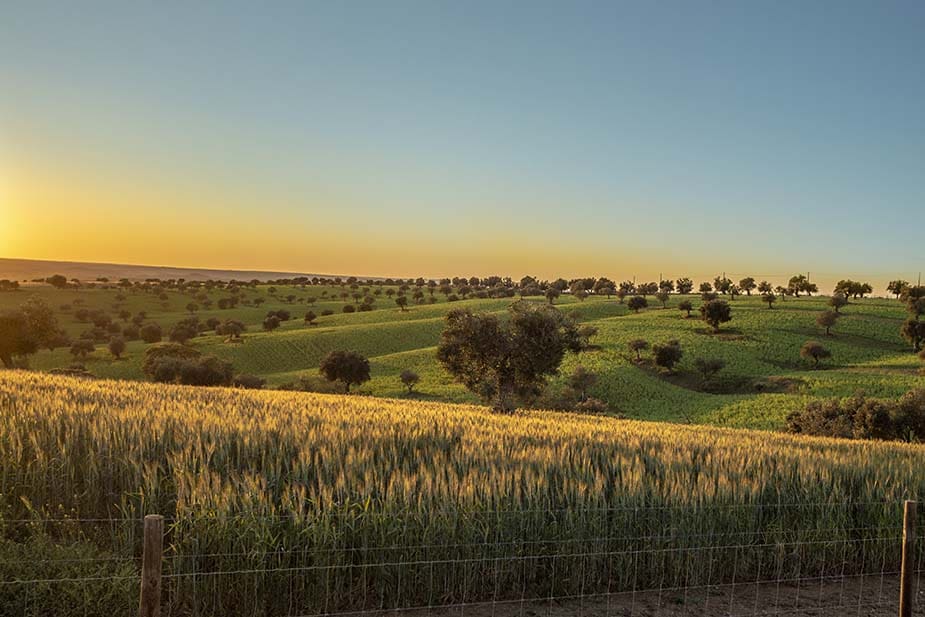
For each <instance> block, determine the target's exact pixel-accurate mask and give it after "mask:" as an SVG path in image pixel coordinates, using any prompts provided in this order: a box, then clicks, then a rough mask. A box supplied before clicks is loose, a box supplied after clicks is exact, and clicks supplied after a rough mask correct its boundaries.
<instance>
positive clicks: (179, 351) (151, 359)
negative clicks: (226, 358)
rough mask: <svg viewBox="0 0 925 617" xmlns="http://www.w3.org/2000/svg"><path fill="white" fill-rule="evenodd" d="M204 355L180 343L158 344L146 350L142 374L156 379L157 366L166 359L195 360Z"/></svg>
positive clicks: (142, 362) (142, 363)
mask: <svg viewBox="0 0 925 617" xmlns="http://www.w3.org/2000/svg"><path fill="white" fill-rule="evenodd" d="M201 355H202V354H201V353H199V352H198V351H196V350H195V349H193V348H192V347H187V346H185V345H180V344H178V343H157V344H155V345H151V346H150V347H148V348H147V349H145V353H144V356H143V358H142V361H141V372H142V373H144V374H145V375H147V376H148V377H149V378H151V379H154V373H155V370H156V367H157V364H158V363H159V362H160V361H161V360H164V359H166V358H175V359H176V358H178V359H182V360H194V359H197V358H199V357H200V356H201Z"/></svg>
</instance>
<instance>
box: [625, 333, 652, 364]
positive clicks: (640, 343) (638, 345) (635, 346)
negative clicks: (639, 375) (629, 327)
mask: <svg viewBox="0 0 925 617" xmlns="http://www.w3.org/2000/svg"><path fill="white" fill-rule="evenodd" d="M628 345H629V348H630V351H633V352H635V353H636V360H637V361H639V360H642V357H641V356H640V355H639V354H640V353H641V352H643V351H645V350H646V349H648V348H649V341H646V340H644V339H641V338H637V339H633V340H631V341H630V342H629V343H628Z"/></svg>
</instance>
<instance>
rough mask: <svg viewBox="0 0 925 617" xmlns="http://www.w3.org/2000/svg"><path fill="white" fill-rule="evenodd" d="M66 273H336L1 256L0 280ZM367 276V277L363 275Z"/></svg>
mask: <svg viewBox="0 0 925 617" xmlns="http://www.w3.org/2000/svg"><path fill="white" fill-rule="evenodd" d="M53 274H63V275H64V276H66V277H67V278H69V279H71V278H76V279H79V280H81V281H86V280H95V279H97V278H99V277H108V278H110V279H120V278H127V279H132V280H140V279H146V278H160V279H172V278H173V279H176V278H184V279H186V280H188V281H204V280H208V279H212V280H230V279H238V280H252V279H257V280H261V281H266V280H271V279H279V278H291V277H294V276H308V277H313V276H319V277H322V276H326V277H331V276H336V275H330V274H310V273H305V272H269V271H263V270H212V269H209V268H174V267H169V266H139V265H129V264H108V263H89V262H79V261H44V260H39V259H7V258H0V279H10V280H16V281H23V280H32V279H35V278H39V277H43V278H44V277H49V276H51V275H53ZM364 278H365V277H364Z"/></svg>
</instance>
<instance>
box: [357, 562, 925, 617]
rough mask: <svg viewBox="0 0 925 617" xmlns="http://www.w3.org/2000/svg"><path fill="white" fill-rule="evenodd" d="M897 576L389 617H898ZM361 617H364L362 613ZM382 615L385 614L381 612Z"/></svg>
mask: <svg viewBox="0 0 925 617" xmlns="http://www.w3.org/2000/svg"><path fill="white" fill-rule="evenodd" d="M918 576H919V580H918V581H917V583H918V584H917V587H916V588H915V589H914V592H915V594H914V601H913V615H916V616H925V585H922V584H921V583H923V582H925V581H922V580H921V579H922V578H923V577H922V574H921V573H919V575H918ZM898 607H899V578H898V577H897V576H895V575H887V576H880V575H868V576H863V577H845V578H837V577H836V578H826V579H824V580H819V579H815V580H811V581H801V582H800V584H799V585H797V584H794V583H780V584H778V583H762V584H755V583H742V584H737V585H715V586H711V587H710V588H709V589H703V588H699V589H687V590H669V591H662V592H659V591H647V592H636V593H634V592H625V593H615V594H610V595H609V596H608V595H607V594H602V595H598V596H586V597H584V598H573V599H554V600H551V601H550V600H542V601H536V600H519V599H517V600H500V601H497V602H477V603H470V604H467V605H464V606H454V607H446V608H437V609H434V608H426V609H424V608H422V609H414V610H407V609H406V610H402V611H394V612H386V614H389V615H396V616H397V615H399V614H400V615H409V614H413V615H415V617H425V616H427V617H571V616H573V615H574V616H576V617H694V616H704V617H705V616H717V617H719V616H723V617H760V616H767V617H770V616H772V615H788V616H792V617H801V616H807V617H808V616H813V617H830V616H831V617H835V616H843V615H844V616H855V617H881V616H883V617H887V616H889V617H894V616H895V615H897V614H898V612H899V608H898ZM360 614H362V613H360ZM378 614H382V613H381V612H380V613H378Z"/></svg>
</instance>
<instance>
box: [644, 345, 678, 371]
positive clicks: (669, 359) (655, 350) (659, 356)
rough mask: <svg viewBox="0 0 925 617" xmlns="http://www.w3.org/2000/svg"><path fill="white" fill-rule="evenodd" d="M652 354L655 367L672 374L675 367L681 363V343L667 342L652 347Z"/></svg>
mask: <svg viewBox="0 0 925 617" xmlns="http://www.w3.org/2000/svg"><path fill="white" fill-rule="evenodd" d="M652 354H653V355H654V356H655V365H656V366H660V367H662V368H664V369H666V370H667V371H668V372H669V373H673V372H674V367H675V365H676V364H677V363H678V362H680V361H681V356H683V355H684V353H683V352H682V351H681V343H679V342H678V341H668V342H667V343H665V344H664V345H653V346H652Z"/></svg>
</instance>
